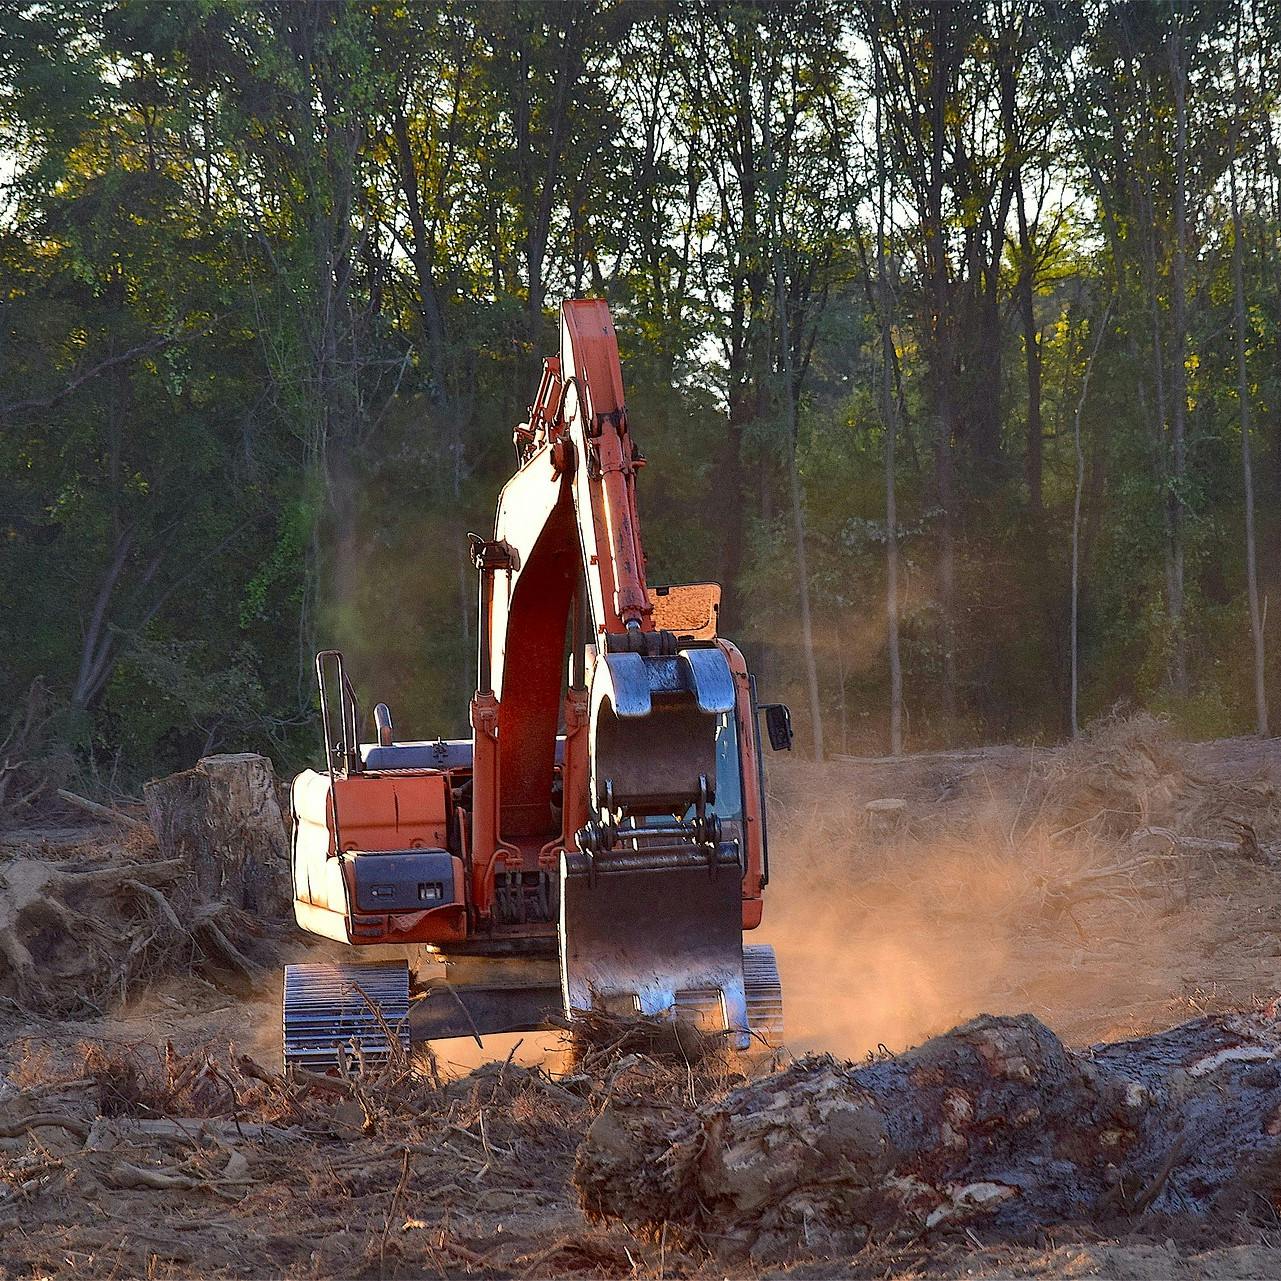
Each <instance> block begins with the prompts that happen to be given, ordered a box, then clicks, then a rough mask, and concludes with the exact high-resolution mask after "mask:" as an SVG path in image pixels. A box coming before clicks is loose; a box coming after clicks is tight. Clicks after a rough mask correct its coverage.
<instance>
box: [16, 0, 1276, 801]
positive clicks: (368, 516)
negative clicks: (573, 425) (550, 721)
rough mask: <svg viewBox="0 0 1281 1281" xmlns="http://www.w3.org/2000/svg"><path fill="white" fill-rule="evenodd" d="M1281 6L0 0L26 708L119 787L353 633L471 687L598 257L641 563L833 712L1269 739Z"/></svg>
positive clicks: (413, 688) (995, 732) (255, 721)
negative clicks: (488, 592) (575, 311)
mask: <svg viewBox="0 0 1281 1281" xmlns="http://www.w3.org/2000/svg"><path fill="white" fill-rule="evenodd" d="M1279 49H1281V6H1278V5H1277V4H1276V3H1275V0H1241V3H1239V4H1237V5H1223V4H1218V3H1212V2H1210V0H1172V2H1169V3H1166V2H1165V0H1162V2H1160V3H1157V2H1152V3H1149V2H1148V0H975V2H973V3H956V4H946V3H940V4H917V3H909V2H907V0H854V2H852V3H848V2H847V3H835V2H834V0H786V2H784V0H655V2H653V3H648V2H647V3H637V2H628V0H501V2H493V3H485V2H483V0H476V2H470V0H456V2H454V3H428V2H425V0H413V2H407V3H394V2H393V3H383V2H382V0H256V2H253V0H201V2H200V3H184V2H182V0H93V2H92V3H90V2H88V0H52V2H50V3H40V4H34V3H33V4H29V5H23V4H15V5H10V6H7V7H6V8H4V9H3V11H0V130H2V131H3V147H4V157H5V159H4V164H3V166H0V181H2V183H3V192H4V200H3V202H2V203H0V219H2V222H0V280H2V283H3V288H2V289H0V549H2V550H0V601H3V602H4V609H3V610H2V611H0V646H2V647H3V653H4V654H5V656H6V657H5V661H4V662H3V663H0V706H19V705H21V704H22V703H23V701H24V699H25V698H26V696H27V693H28V691H29V690H30V689H31V688H32V687H33V683H35V682H37V681H39V682H40V686H41V688H42V689H43V690H44V691H45V697H46V699H47V702H48V706H49V708H50V709H51V714H52V719H51V720H50V721H49V722H48V726H49V730H48V732H49V735H50V738H51V741H52V742H54V743H56V744H61V745H63V746H64V747H65V748H66V750H67V751H68V752H70V753H71V754H72V756H73V757H74V759H75V761H76V762H77V763H78V767H79V768H81V769H82V770H85V771H88V772H90V773H93V774H94V775H96V777H97V778H98V779H99V780H100V781H104V782H112V783H114V785H117V786H120V787H130V786H133V785H134V783H135V782H136V780H137V779H139V778H140V777H143V776H146V775H148V774H151V773H155V772H158V771H161V770H164V769H168V768H173V767H178V766H181V765H185V764H187V763H189V762H190V760H191V759H192V758H193V757H194V756H195V755H196V754H198V753H201V752H207V751H210V750H234V749H239V748H246V747H255V748H257V749H260V750H270V751H271V752H272V753H273V754H275V755H276V756H277V757H278V758H279V759H280V760H281V761H282V763H285V764H286V765H288V764H293V763H296V762H298V761H300V760H301V759H302V758H303V757H304V756H306V755H308V754H310V753H311V751H312V737H313V734H314V729H313V720H314V718H313V705H314V694H313V692H312V688H311V675H310V673H311V654H312V651H313V650H314V649H315V648H317V647H319V646H322V645H324V646H329V645H335V646H338V647H341V648H343V649H345V650H346V651H347V653H348V657H349V662H350V664H351V666H352V668H353V670H354V672H355V673H356V676H357V678H358V684H359V686H360V688H361V690H362V692H364V693H365V694H367V695H376V697H378V698H383V699H386V700H388V701H390V702H391V703H392V704H393V706H394V707H395V708H396V710H397V724H398V727H400V728H402V730H403V731H404V732H406V733H411V734H413V735H414V736H423V735H428V734H435V733H437V732H442V733H446V734H448V733H462V732H465V726H466V700H467V697H468V694H469V691H470V685H471V682H472V671H473V662H472V657H471V654H472V649H473V646H474V641H475V622H474V619H473V617H472V614H473V611H474V582H473V573H472V570H471V568H470V562H469V560H468V556H467V547H466V539H465V534H466V532H467V531H468V530H469V529H484V528H485V527H486V526H487V525H488V523H489V521H490V520H491V518H492V509H493V505H494V499H495V496H496V493H497V490H498V488H499V486H500V485H501V483H502V481H503V479H504V478H505V476H506V475H507V474H508V472H509V470H510V468H511V466H512V455H511V451H510V434H511V430H512V428H513V426H514V425H515V424H516V423H517V422H518V421H520V420H521V419H522V418H523V417H524V414H525V409H526V406H527V404H528V402H529V400H530V398H531V397H532V395H533V393H534V390H535V387H536V383H537V375H538V370H539V361H540V359H541V357H542V355H543V354H545V353H549V352H551V351H552V350H553V348H554V344H555V341H556V325H555V312H556V305H557V304H558V302H559V300H560V299H561V298H562V297H564V296H571V295H581V294H591V295H595V296H603V297H605V298H607V299H608V300H609V302H610V304H611V307H612V308H613V311H614V314H615V318H616V321H617V325H618V331H619V335H620V342H621V343H622V346H623V349H624V366H625V367H624V376H625V379H626V383H627V388H628V397H629V408H630V411H631V420H632V423H633V427H634V430H635V431H636V433H637V436H638V438H639V439H640V441H641V443H642V445H643V447H644V448H645V450H646V453H647V455H648V457H649V460H650V466H649V468H648V469H647V471H646V472H645V473H644V475H643V477H642V483H641V503H642V517H643V520H644V533H645V541H646V547H647V551H648V555H649V575H650V578H651V581H654V582H664V581H668V582H677V581H685V580H697V579H701V578H708V577H713V578H719V579H720V580H721V581H722V582H723V583H724V586H725V591H726V604H725V609H724V614H723V617H724V620H725V624H726V630H727V631H729V632H730V634H732V635H734V636H735V638H736V639H738V640H740V641H741V643H742V645H743V647H744V648H745V649H746V650H747V651H748V653H749V656H750V657H751V659H752V661H753V663H754V665H755V668H756V670H757V671H758V674H759V677H760V680H761V682H762V685H763V686H764V687H765V688H767V689H768V691H769V694H770V696H771V697H783V698H788V699H790V701H791V702H792V703H793V704H794V709H795V712H796V718H797V722H798V727H799V729H800V734H799V741H800V745H801V746H802V747H803V748H808V749H809V750H817V751H820V752H822V751H826V752H849V753H879V752H882V751H885V750H888V749H889V748H891V747H894V748H895V749H897V748H898V747H899V746H900V745H901V744H902V743H905V744H906V745H907V746H908V747H909V748H912V747H914V748H923V747H927V746H936V745H946V744H959V743H966V742H973V741H976V740H981V739H1007V738H1017V739H1024V740H1029V739H1038V738H1039V739H1050V738H1058V737H1061V736H1063V735H1065V734H1067V733H1070V732H1071V731H1072V730H1073V729H1074V728H1075V726H1076V725H1077V724H1079V723H1080V722H1081V721H1082V720H1084V719H1088V718H1089V717H1092V716H1096V715H1099V714H1103V713H1105V712H1107V711H1108V710H1109V709H1110V708H1111V707H1113V706H1114V705H1116V704H1117V703H1118V702H1123V703H1134V704H1142V705H1144V706H1148V707H1152V708H1154V709H1157V710H1160V711H1163V712H1166V713H1168V714H1170V715H1171V716H1173V717H1174V718H1175V719H1176V721H1177V723H1178V724H1179V725H1180V727H1181V728H1182V729H1183V730H1184V731H1186V732H1188V733H1191V734H1201V735H1209V734H1222V733H1233V732H1245V731H1249V730H1254V729H1260V730H1266V728H1267V702H1268V699H1269V697H1270V696H1271V697H1272V698H1273V699H1274V700H1275V696H1276V693H1277V685H1278V680H1279V679H1281V671H1279V670H1278V666H1277V663H1276V660H1275V657H1274V654H1273V652H1272V651H1273V650H1275V648H1276V647H1275V646H1274V645H1272V644H1271V638H1272V636H1273V635H1274V632H1275V622H1274V620H1272V619H1271V618H1269V611H1268V607H1267V606H1268V601H1269V599H1270V597H1271V595H1273V594H1275V591H1276V588H1277V586H1278V583H1279V582H1281V579H1279V578H1278V575H1281V379H1279V378H1278V369H1279V367H1281V366H1279V361H1281V129H1279V126H1281V118H1279V116H1278V101H1277V97H1278V92H1279V90H1278V85H1281V76H1279V75H1278V74H1277V73H1278V70H1279V69H1281V53H1278V50H1279ZM898 691H901V698H900V697H899V694H898ZM371 701H372V700H371ZM892 709H893V710H894V716H893V717H892Z"/></svg>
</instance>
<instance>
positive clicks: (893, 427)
mask: <svg viewBox="0 0 1281 1281" xmlns="http://www.w3.org/2000/svg"><path fill="white" fill-rule="evenodd" d="M875 64H876V141H877V149H876V154H877V170H878V172H877V192H878V197H877V210H876V282H877V293H878V298H877V321H878V324H879V326H880V330H881V423H882V426H883V427H884V430H885V641H886V650H887V651H888V657H889V667H890V755H891V756H901V755H902V754H903V660H902V654H901V653H900V651H899V613H898V490H897V487H896V480H897V475H896V466H897V459H896V454H897V452H898V404H897V403H896V401H895V399H894V335H893V321H894V309H893V307H892V306H891V305H890V288H889V273H888V272H887V271H886V268H885V224H886V218H887V212H886V190H885V188H886V173H885V147H884V145H883V142H882V130H881V99H882V96H883V91H884V86H883V84H882V80H881V60H880V58H876V59H875Z"/></svg>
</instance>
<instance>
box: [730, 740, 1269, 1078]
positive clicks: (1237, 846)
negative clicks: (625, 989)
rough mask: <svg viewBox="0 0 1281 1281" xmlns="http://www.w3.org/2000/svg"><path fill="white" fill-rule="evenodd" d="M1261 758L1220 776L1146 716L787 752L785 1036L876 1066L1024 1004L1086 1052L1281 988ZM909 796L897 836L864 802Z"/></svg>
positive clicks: (775, 821) (1232, 764)
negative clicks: (998, 743)
mask: <svg viewBox="0 0 1281 1281" xmlns="http://www.w3.org/2000/svg"><path fill="white" fill-rule="evenodd" d="M1251 752H1252V753H1253V754H1251V753H1247V752H1245V750H1244V749H1242V752H1240V753H1234V754H1233V757H1232V758H1231V759H1230V760H1228V759H1225V761H1224V763H1223V765H1222V766H1216V767H1215V768H1214V770H1213V771H1207V770H1205V769H1204V768H1203V765H1202V763H1201V758H1199V757H1198V755H1197V753H1196V752H1195V750H1194V749H1193V748H1191V747H1188V746H1185V745H1181V744H1177V743H1174V742H1173V741H1172V740H1171V739H1170V737H1169V735H1168V731H1167V730H1166V729H1165V727H1164V726H1163V725H1162V724H1161V723H1159V722H1156V721H1154V720H1152V718H1150V717H1135V718H1130V719H1118V720H1114V721H1109V722H1106V723H1102V724H1101V725H1100V726H1099V727H1097V728H1096V729H1095V730H1093V731H1092V732H1091V734H1089V735H1087V736H1086V737H1085V738H1084V739H1083V740H1081V741H1080V742H1079V743H1077V744H1073V745H1069V746H1066V747H1062V748H1056V749H1052V750H1041V751H1034V750H1032V749H1024V748H999V749H996V748H994V749H986V750H985V751H982V752H970V753H963V752H956V753H940V754H935V755H934V756H932V757H929V756H926V757H919V758H915V759H913V758H906V759H904V760H903V761H899V762H893V763H888V762H887V763H882V764H878V763H876V762H871V763H866V764H864V763H860V764H854V763H849V764H844V765H829V766H826V767H815V766H813V765H809V764H806V763H804V762H783V763H780V764H779V765H777V766H775V767H774V768H773V769H772V770H771V828H770V838H771V839H770V845H771V864H772V866H771V874H772V879H771V883H770V885H769V888H768V889H767V891H766V896H765V918H764V922H763V924H762V926H761V928H760V930H758V931H757V932H756V934H755V935H754V936H749V937H748V941H749V942H768V943H772V944H774V946H775V949H776V952H777V955H778V960H779V969H780V974H781V977H782V980H783V996H784V1010H785V1024H786V1028H787V1048H788V1049H789V1050H790V1051H791V1052H792V1053H793V1054H801V1053H805V1052H810V1051H814V1052H828V1053H832V1054H836V1055H839V1056H841V1057H846V1058H855V1059H857V1058H860V1057H862V1056H864V1055H866V1054H869V1053H875V1052H876V1051H877V1050H878V1047H885V1048H886V1049H888V1050H891V1051H895V1052H898V1051H901V1050H903V1049H905V1048H907V1047H909V1046H911V1045H914V1044H919V1043H920V1042H921V1041H922V1040H924V1039H926V1038H927V1037H929V1036H932V1035H935V1034H936V1033H939V1032H943V1031H946V1030H948V1029H949V1028H951V1027H953V1026H955V1025H956V1024H957V1023H959V1022H962V1021H964V1020H966V1019H969V1018H972V1017H974V1016H975V1015H978V1014H981V1013H991V1014H1018V1013H1024V1012H1027V1013H1031V1014H1034V1015H1036V1016H1037V1017H1038V1018H1040V1019H1041V1020H1042V1021H1043V1022H1045V1023H1047V1024H1048V1025H1049V1026H1050V1027H1051V1028H1052V1029H1053V1030H1054V1031H1055V1032H1056V1033H1058V1034H1059V1036H1060V1037H1062V1038H1063V1039H1064V1040H1065V1041H1067V1042H1068V1043H1070V1044H1077V1045H1082V1044H1089V1043H1092V1042H1095V1041H1103V1040H1113V1039H1118V1038H1124V1037H1127V1036H1136V1035H1142V1034H1145V1033H1146V1032H1149V1031H1152V1030H1154V1029H1156V1028H1158V1027H1166V1026H1170V1025H1172V1024H1174V1023H1177V1022H1180V1021H1181V1020H1183V1019H1186V1018H1188V1017H1192V1016H1194V1015H1197V1014H1203V1013H1209V1012H1212V1011H1214V1010H1217V1009H1226V1008H1232V1007H1234V1006H1235V1007H1236V1008H1241V1007H1242V1006H1246V1007H1248V1006H1249V1004H1250V1003H1251V1002H1254V1001H1262V1000H1267V999H1268V998H1269V997H1270V996H1271V995H1272V994H1273V993H1274V992H1276V991H1277V990H1281V948H1278V945H1277V943H1276V941H1275V940H1276V937H1277V934H1276V931H1275V930H1274V929H1273V927H1272V924H1271V921H1272V917H1273V915H1274V913H1273V911H1272V908H1271V906H1270V900H1269V898H1268V896H1269V895H1270V894H1271V893H1272V892H1273V890H1272V885H1273V880H1272V877H1271V874H1270V873H1269V872H1268V871H1267V869H1266V868H1265V867H1264V865H1263V862H1262V861H1261V860H1260V858H1259V857H1258V856H1257V855H1255V854H1254V853H1252V847H1251V846H1250V841H1255V842H1256V843H1257V842H1263V841H1266V840H1269V839H1273V838H1275V837H1276V836H1278V835H1281V789H1279V788H1278V786H1277V784H1276V783H1275V781H1274V777H1273V776H1272V775H1271V774H1270V773H1269V770H1270V769H1271V763H1270V761H1268V760H1266V759H1265V758H1264V753H1262V752H1261V750H1260V749H1258V748H1253V749H1251ZM1237 756H1241V757H1242V759H1236V757H1237ZM890 797H893V798H896V799H900V798H901V799H905V801H906V811H905V818H904V820H903V821H902V822H901V823H899V824H897V825H895V826H894V827H893V829H892V830H888V831H887V830H885V829H884V827H883V826H878V823H879V820H878V819H877V818H876V817H875V816H870V815H869V813H868V811H867V810H866V808H865V806H866V803H867V802H868V801H870V800H873V799H877V798H890ZM1170 833H1179V834H1180V837H1179V839H1186V840H1190V841H1192V842H1198V841H1199V842H1200V845H1199V846H1194V848H1192V849H1190V850H1189V851H1187V852H1183V851H1182V850H1181V848H1179V847H1177V842H1176V840H1175V839H1174V838H1172V837H1171V836H1170V835H1169V834H1170ZM1243 833H1244V834H1245V835H1244V837H1243V835H1242V834H1243ZM1207 849H1208V850H1215V851H1217V853H1216V854H1213V855H1211V856H1210V857H1208V858H1207V856H1206V854H1205V853H1204V852H1203V851H1205V850H1207ZM1243 932H1244V933H1245V935H1246V936H1248V937H1249V938H1250V939H1251V940H1254V939H1255V934H1256V933H1257V936H1258V938H1257V942H1256V941H1252V943H1251V950H1252V951H1253V952H1256V953H1257V955H1251V956H1250V958H1249V959H1248V960H1242V959H1241V958H1240V957H1239V956H1238V953H1240V951H1241V950H1242V944H1241V942H1240V940H1241V938H1242V936H1243Z"/></svg>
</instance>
